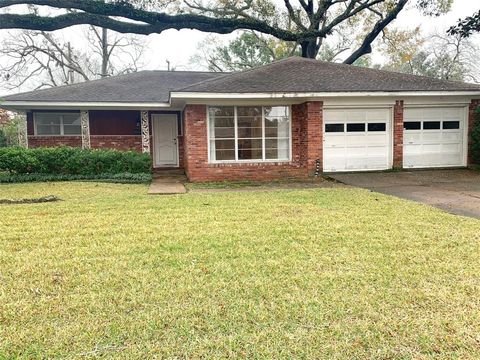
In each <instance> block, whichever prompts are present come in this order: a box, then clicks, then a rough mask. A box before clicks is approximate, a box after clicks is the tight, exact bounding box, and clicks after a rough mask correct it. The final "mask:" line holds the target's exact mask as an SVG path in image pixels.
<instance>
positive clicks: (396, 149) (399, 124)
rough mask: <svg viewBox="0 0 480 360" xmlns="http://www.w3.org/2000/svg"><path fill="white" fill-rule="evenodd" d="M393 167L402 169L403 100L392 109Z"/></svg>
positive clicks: (396, 102)
mask: <svg viewBox="0 0 480 360" xmlns="http://www.w3.org/2000/svg"><path fill="white" fill-rule="evenodd" d="M393 167H394V168H396V169H401V168H403V100H397V101H395V106H394V107H393Z"/></svg>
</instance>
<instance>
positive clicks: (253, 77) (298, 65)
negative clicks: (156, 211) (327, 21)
mask: <svg viewBox="0 0 480 360" xmlns="http://www.w3.org/2000/svg"><path fill="white" fill-rule="evenodd" d="M479 90H480V85H475V84H468V83H462V82H457V81H445V80H438V79H433V78H429V77H425V76H416V75H408V74H402V73H398V72H392V71H385V70H377V69H369V68H365V67H358V66H352V65H345V64H338V63H329V62H324V61H319V60H313V59H305V58H301V57H290V58H288V59H284V60H280V61H277V62H274V63H271V64H268V65H265V66H261V67H258V68H255V69H251V70H246V71H242V72H238V73H233V74H228V75H224V76H221V77H217V78H215V79H210V80H206V81H203V82H201V83H198V84H194V85H190V86H187V87H185V88H183V89H181V91H182V92H207V93H270V92H273V93H292V92H397V91H422V92H423V91H479Z"/></svg>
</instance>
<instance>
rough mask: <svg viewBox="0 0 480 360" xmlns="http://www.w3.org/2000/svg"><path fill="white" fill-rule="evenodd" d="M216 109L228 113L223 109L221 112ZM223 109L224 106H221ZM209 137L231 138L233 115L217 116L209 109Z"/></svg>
mask: <svg viewBox="0 0 480 360" xmlns="http://www.w3.org/2000/svg"><path fill="white" fill-rule="evenodd" d="M214 109H216V110H215V111H217V113H221V114H223V113H228V111H229V110H228V109H227V110H228V111H227V110H226V111H224V112H223V113H222V112H220V110H218V109H219V108H214ZM221 109H224V108H221ZM210 114H211V115H210V137H211V138H213V139H215V138H231V139H233V138H234V137H235V119H234V117H233V115H231V116H217V115H215V112H214V111H210Z"/></svg>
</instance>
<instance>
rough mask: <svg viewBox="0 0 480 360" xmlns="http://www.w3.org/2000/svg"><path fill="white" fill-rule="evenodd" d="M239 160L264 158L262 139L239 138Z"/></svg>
mask: <svg viewBox="0 0 480 360" xmlns="http://www.w3.org/2000/svg"><path fill="white" fill-rule="evenodd" d="M238 159H239V160H259V159H262V139H239V140H238Z"/></svg>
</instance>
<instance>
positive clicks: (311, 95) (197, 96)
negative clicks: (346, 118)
mask: <svg viewBox="0 0 480 360" xmlns="http://www.w3.org/2000/svg"><path fill="white" fill-rule="evenodd" d="M449 95H450V96H452V95H455V96H479V95H480V91H478V90H472V91H395V92H381V91H379V92H297V93H295V92H294V93H288V92H285V93H284V92H279V93H275V92H272V93H204V92H203V93H202V92H198V93H197V92H172V93H170V98H171V99H174V98H177V99H279V98H282V99H288V98H293V99H295V98H332V97H333V98H337V97H375V96H378V97H385V96H402V97H405V96H412V97H417V96H449Z"/></svg>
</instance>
